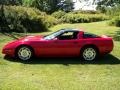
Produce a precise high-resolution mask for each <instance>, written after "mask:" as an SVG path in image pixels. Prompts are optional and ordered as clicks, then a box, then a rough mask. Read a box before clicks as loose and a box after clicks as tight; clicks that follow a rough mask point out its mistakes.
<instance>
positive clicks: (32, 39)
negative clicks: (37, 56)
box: [19, 35, 43, 41]
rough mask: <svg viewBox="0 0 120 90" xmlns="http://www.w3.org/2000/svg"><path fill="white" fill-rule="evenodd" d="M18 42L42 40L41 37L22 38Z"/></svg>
mask: <svg viewBox="0 0 120 90" xmlns="http://www.w3.org/2000/svg"><path fill="white" fill-rule="evenodd" d="M19 40H22V41H37V40H43V36H38V35H37V36H26V37H23V38H21V39H19Z"/></svg>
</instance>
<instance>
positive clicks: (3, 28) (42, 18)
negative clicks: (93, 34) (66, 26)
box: [0, 0, 120, 32]
mask: <svg viewBox="0 0 120 90" xmlns="http://www.w3.org/2000/svg"><path fill="white" fill-rule="evenodd" d="M86 1H89V0H86ZM95 1H97V8H96V11H81V10H78V11H74V10H73V9H74V3H73V1H72V0H0V32H42V31H48V28H49V27H51V26H54V25H56V24H60V23H89V22H97V21H103V20H110V21H109V25H115V26H120V5H119V4H120V2H119V0H115V1H113V0H107V1H105V0H100V1H99V0H93V3H94V2H95Z"/></svg>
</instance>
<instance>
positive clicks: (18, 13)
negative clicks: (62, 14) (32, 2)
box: [4, 6, 58, 32]
mask: <svg viewBox="0 0 120 90" xmlns="http://www.w3.org/2000/svg"><path fill="white" fill-rule="evenodd" d="M4 15H5V19H6V22H7V24H8V26H9V28H10V31H14V32H26V31H27V32H42V31H47V30H48V27H51V26H52V25H55V24H57V23H58V22H57V20H56V19H55V18H54V17H52V16H49V15H47V14H46V13H44V12H41V11H39V10H38V9H35V8H28V7H22V6H5V8H4Z"/></svg>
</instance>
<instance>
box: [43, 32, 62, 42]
mask: <svg viewBox="0 0 120 90" xmlns="http://www.w3.org/2000/svg"><path fill="white" fill-rule="evenodd" d="M63 32H64V31H63V30H60V31H57V32H54V33H52V34H50V35H47V36H45V37H44V39H45V40H52V39H54V38H56V37H57V36H58V35H60V34H62V33H63Z"/></svg>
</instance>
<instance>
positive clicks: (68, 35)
mask: <svg viewBox="0 0 120 90" xmlns="http://www.w3.org/2000/svg"><path fill="white" fill-rule="evenodd" d="M77 34H78V32H72V31H70V32H64V33H63V34H61V35H60V36H59V37H58V38H59V39H60V40H70V39H77Z"/></svg>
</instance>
